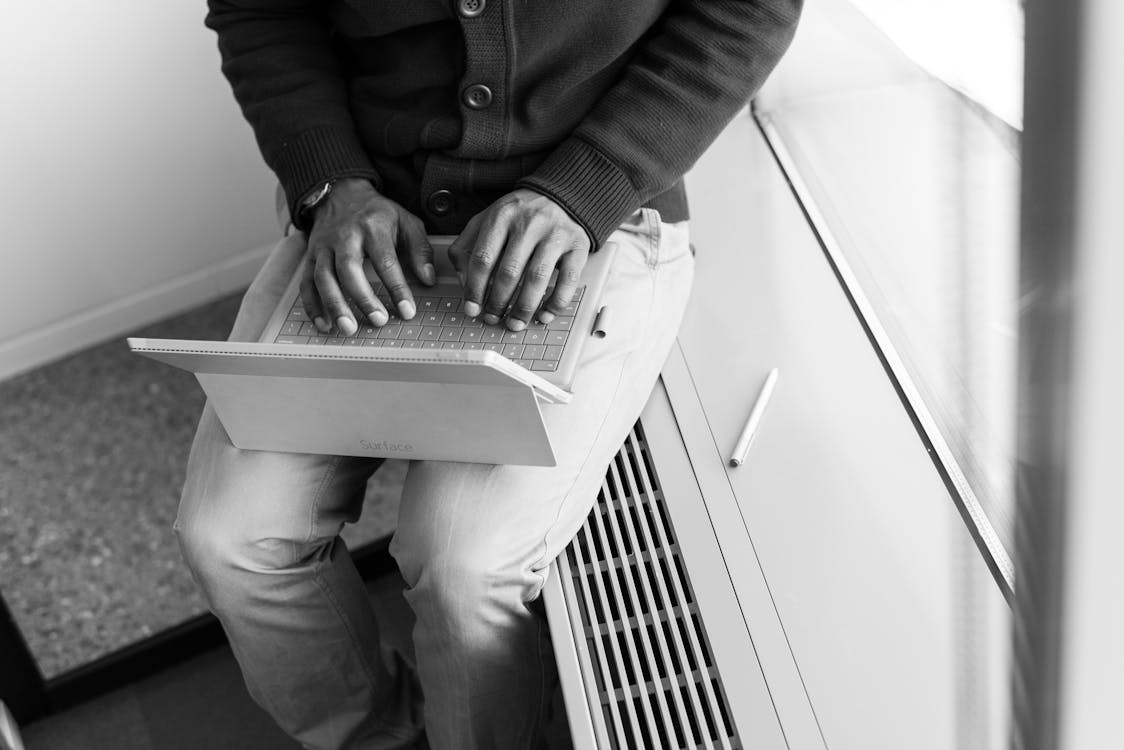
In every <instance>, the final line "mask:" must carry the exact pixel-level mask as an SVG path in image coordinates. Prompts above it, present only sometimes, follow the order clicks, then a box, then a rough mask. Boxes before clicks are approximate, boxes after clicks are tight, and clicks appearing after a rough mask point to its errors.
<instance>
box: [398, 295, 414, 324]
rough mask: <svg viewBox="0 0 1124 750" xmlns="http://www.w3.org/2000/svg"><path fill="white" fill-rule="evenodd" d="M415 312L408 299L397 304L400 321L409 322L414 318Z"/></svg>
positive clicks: (412, 304)
mask: <svg viewBox="0 0 1124 750" xmlns="http://www.w3.org/2000/svg"><path fill="white" fill-rule="evenodd" d="M415 312H417V310H416V309H415V308H414V303H413V302H411V301H410V300H408V299H404V300H402V301H401V302H399V303H398V314H399V315H401V316H402V320H409V319H410V318H412V317H414V313H415Z"/></svg>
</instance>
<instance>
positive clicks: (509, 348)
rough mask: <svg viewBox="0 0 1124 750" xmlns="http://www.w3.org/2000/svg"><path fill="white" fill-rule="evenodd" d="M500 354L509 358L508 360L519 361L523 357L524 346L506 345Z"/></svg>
mask: <svg viewBox="0 0 1124 750" xmlns="http://www.w3.org/2000/svg"><path fill="white" fill-rule="evenodd" d="M500 353H501V354H503V356H505V357H507V358H508V359H519V358H520V357H522V356H523V345H522V344H506V345H505V346H504V348H503V351H502V352H500Z"/></svg>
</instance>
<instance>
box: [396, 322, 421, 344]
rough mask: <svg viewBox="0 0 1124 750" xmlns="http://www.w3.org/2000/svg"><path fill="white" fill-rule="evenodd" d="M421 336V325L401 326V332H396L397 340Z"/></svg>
mask: <svg viewBox="0 0 1124 750" xmlns="http://www.w3.org/2000/svg"><path fill="white" fill-rule="evenodd" d="M419 336H421V326H410V325H407V326H402V332H401V333H399V334H398V340H399V341H404V340H411V341H412V340H414V339H417V338H418V337H419Z"/></svg>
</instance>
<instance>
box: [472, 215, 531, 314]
mask: <svg viewBox="0 0 1124 750" xmlns="http://www.w3.org/2000/svg"><path fill="white" fill-rule="evenodd" d="M535 228H536V227H535V226H534V225H532V226H531V227H528V228H527V229H524V230H523V231H509V232H508V235H507V245H506V247H504V248H503V254H502V257H500V259H499V260H498V261H497V263H496V266H495V268H494V269H492V285H491V287H489V289H488V298H487V299H486V300H485V302H484V322H485V323H498V322H499V319H500V318H502V317H504V316H505V315H506V314H507V311H508V307H509V306H510V305H511V303H512V302H513V301H514V299H515V294H516V291H517V290H518V288H519V284H520V282H521V281H522V280H523V273H524V270H525V269H526V267H527V262H528V261H529V260H530V259H531V254H532V253H533V252H534V251H535V247H536V245H538V244H539V242H540V241H541V240H542V235H541V234H540V233H539V232H536V231H535ZM543 234H545V233H543ZM493 318H494V319H493Z"/></svg>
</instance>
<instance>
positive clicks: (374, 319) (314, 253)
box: [301, 178, 436, 336]
mask: <svg viewBox="0 0 1124 750" xmlns="http://www.w3.org/2000/svg"><path fill="white" fill-rule="evenodd" d="M315 211H316V212H315V214H314V216H313V223H312V230H311V231H310V232H309V235H308V248H309V254H308V258H309V260H308V262H307V263H306V264H305V268H304V276H303V278H302V279H301V300H303V302H304V307H305V310H306V311H307V312H308V316H309V317H310V318H312V321H313V324H314V325H315V326H316V327H317V328H318V329H319V330H320V331H321V332H323V333H328V332H329V331H330V330H331V329H332V325H333V323H334V324H335V326H336V327H337V328H338V329H339V331H340V333H342V334H343V335H345V336H351V335H353V334H355V332H356V331H358V330H359V323H357V322H356V320H355V318H354V316H353V315H352V313H351V309H350V308H349V307H348V305H347V302H346V301H345V299H344V295H345V294H346V295H347V296H349V297H351V299H353V300H355V304H356V307H358V308H359V309H360V310H361V311H362V312H363V314H364V315H366V316H367V320H369V321H370V323H371V325H374V326H382V325H386V323H387V321H388V320H389V319H390V316H389V314H388V313H387V310H386V308H385V307H384V306H383V304H382V302H380V301H379V299H378V297H376V296H375V292H374V290H373V289H372V288H371V284H370V283H369V282H368V281H367V277H366V275H365V274H364V273H363V259H364V258H370V260H371V266H372V267H373V268H374V269H375V273H376V274H377V275H378V277H379V278H380V279H381V280H382V283H383V284H385V285H386V288H387V291H388V292H389V293H390V297H391V299H392V300H393V301H394V304H395V306H396V308H397V312H398V315H399V316H400V317H401V318H402V319H403V320H410V319H411V318H413V317H414V315H415V313H416V312H417V307H416V305H415V303H414V297H413V295H412V294H410V288H409V286H408V285H407V283H406V276H405V274H404V273H403V271H402V266H401V265H399V262H398V256H399V252H400V251H401V252H402V253H403V254H404V255H405V257H407V258H408V259H409V262H410V268H411V269H412V270H413V272H414V274H415V275H416V276H417V277H418V279H420V280H421V282H422V283H423V284H426V285H427V286H432V285H433V284H434V283H435V281H436V272H435V271H434V268H433V248H432V247H430V244H429V241H428V240H427V239H426V235H425V225H424V224H422V222H421V220H420V219H419V218H418V217H416V216H414V215H413V214H411V213H410V212H408V211H407V210H406V209H404V208H402V207H401V206H400V205H398V204H397V203H395V202H394V201H392V200H389V199H388V198H384V197H383V196H382V195H380V194H379V193H378V191H376V190H375V188H374V186H373V185H372V184H371V183H370V182H369V181H367V180H365V179H361V178H355V179H344V180H340V181H338V182H336V183H334V184H333V185H332V191H331V192H330V193H329V194H328V197H327V198H326V199H325V200H324V202H323V203H321V204H320V205H318V206H317V207H316V209H315Z"/></svg>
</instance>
